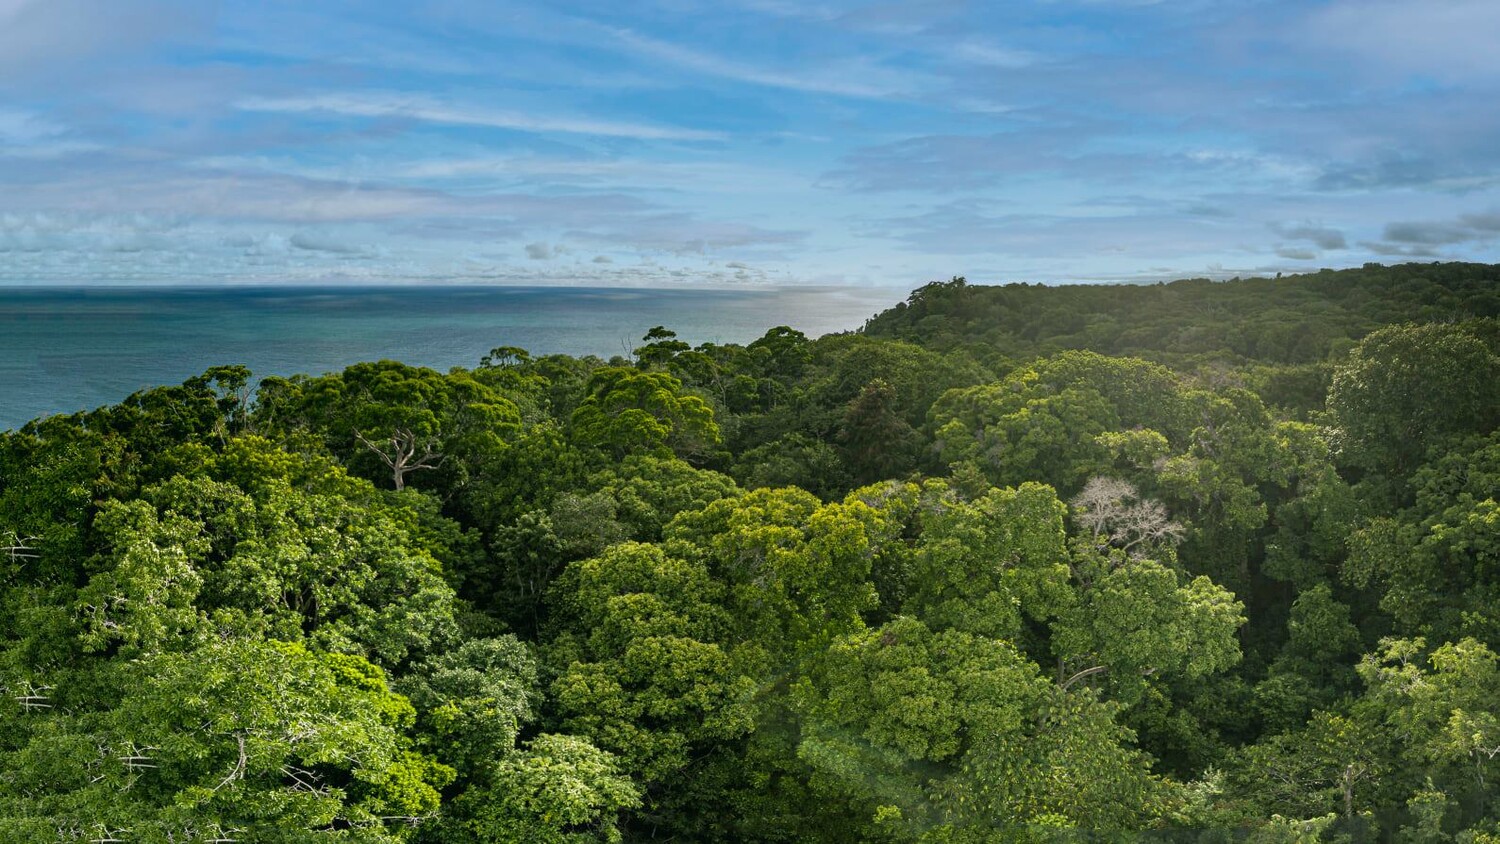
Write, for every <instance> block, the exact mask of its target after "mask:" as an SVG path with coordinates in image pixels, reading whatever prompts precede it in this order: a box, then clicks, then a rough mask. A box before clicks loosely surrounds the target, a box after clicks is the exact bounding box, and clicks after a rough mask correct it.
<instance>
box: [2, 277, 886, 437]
mask: <svg viewBox="0 0 1500 844" xmlns="http://www.w3.org/2000/svg"><path fill="white" fill-rule="evenodd" d="M901 298H903V294H902V293H901V292H899V291H893V290H870V289H856V288H785V287H783V288H756V289H748V290H713V291H706V290H639V289H619V288H609V289H602V288H557V287H547V288H538V287H483V288H480V287H440V288H434V287H421V288H415V287H378V288H373V287H372V288H358V289H351V288H348V287H343V288H286V287H279V288H227V289H226V288H219V289H182V288H176V289H163V288H155V289H145V288H135V289H128V288H94V289H86V290H85V289H61V288H0V430H4V429H6V428H14V427H19V426H20V425H22V424H24V423H25V422H26V421H27V420H29V419H32V418H34V417H37V416H41V415H46V414H51V413H70V412H73V411H76V410H85V409H90V408H94V407H98V406H100V405H105V404H112V403H114V402H117V401H119V400H120V399H123V398H124V397H126V396H127V395H129V394H130V393H132V392H134V391H136V390H139V389H142V388H144V387H152V386H156V385H159V384H177V383H181V382H182V380H183V379H185V378H188V377H189V376H192V375H195V374H198V373H200V372H202V371H203V370H204V369H206V368H208V367H210V366H215V365H218V364H244V365H246V366H249V367H250V369H251V370H252V371H253V372H254V373H255V374H256V375H273V374H274V375H290V374H293V373H297V372H307V373H313V374H320V373H323V372H328V371H331V370H336V369H342V368H343V367H344V366H347V365H348V364H351V363H355V362H358V361H363V360H379V359H382V358H391V359H395V360H400V361H404V362H406V363H410V364H414V365H421V366H431V367H434V368H436V369H439V370H446V369H448V368H449V367H452V366H474V365H475V364H477V363H478V362H479V359H480V357H482V356H483V355H484V354H485V353H486V352H488V351H489V350H490V349H492V348H494V347H496V346H520V347H522V348H525V349H528V350H530V351H531V352H533V353H534V354H551V353H559V352H560V353H565V354H572V355H584V354H595V355H600V356H602V357H606V358H607V357H609V356H611V355H618V354H626V353H628V352H629V350H630V349H632V348H635V347H636V346H639V345H640V339H641V335H643V334H645V333H646V331H647V329H649V328H651V327H652V326H654V325H665V326H667V327H668V328H670V329H672V330H674V331H676V332H677V333H678V335H679V338H680V339H682V340H685V341H687V342H689V343H693V344H697V343H702V342H716V343H745V342H748V341H750V340H753V339H755V338H756V337H759V336H761V335H762V334H764V333H765V331H766V329H768V328H771V327H773V326H776V325H790V326H792V327H793V328H796V329H799V330H801V331H804V332H806V333H807V335H808V336H810V337H816V336H819V335H822V334H826V333H829V332H833V331H845V330H851V329H855V328H858V327H860V326H861V325H863V324H864V320H865V319H866V318H868V317H869V316H871V315H873V314H874V313H876V312H877V311H880V310H883V309H885V308H887V307H889V306H890V305H892V304H894V303H895V302H897V301H899V300H900V299H901Z"/></svg>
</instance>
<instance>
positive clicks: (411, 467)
mask: <svg viewBox="0 0 1500 844" xmlns="http://www.w3.org/2000/svg"><path fill="white" fill-rule="evenodd" d="M354 437H355V439H358V440H359V441H360V442H361V443H364V445H365V447H366V448H368V449H369V450H371V451H373V452H375V454H376V455H377V456H379V457H380V459H381V460H383V461H385V465H386V466H388V467H390V470H391V480H393V481H394V482H395V484H396V489H397V490H398V491H399V490H402V489H405V488H406V476H407V475H409V474H411V473H412V472H415V471H417V470H418V469H436V468H438V467H439V466H441V465H443V460H444V458H445V455H442V454H439V453H438V451H437V448H436V442H435V441H434V440H432V439H425V438H422V437H418V436H417V435H416V434H414V433H412V430H411V429H410V428H397V429H395V431H393V432H392V433H391V435H390V437H389V438H387V439H383V440H375V441H372V440H370V439H368V438H367V437H365V435H364V434H362V433H360V432H359V431H355V432H354Z"/></svg>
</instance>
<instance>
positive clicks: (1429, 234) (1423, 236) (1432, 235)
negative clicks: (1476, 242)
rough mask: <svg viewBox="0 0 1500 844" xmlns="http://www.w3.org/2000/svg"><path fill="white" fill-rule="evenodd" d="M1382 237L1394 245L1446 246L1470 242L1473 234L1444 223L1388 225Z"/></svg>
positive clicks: (1463, 228)
mask: <svg viewBox="0 0 1500 844" xmlns="http://www.w3.org/2000/svg"><path fill="white" fill-rule="evenodd" d="M1384 237H1385V239H1386V240H1388V241H1391V242H1394V243H1413V244H1419V245H1422V246H1446V245H1448V244H1450V243H1462V242H1464V241H1465V240H1472V239H1473V238H1474V237H1475V233H1474V232H1473V231H1470V230H1468V229H1467V228H1465V227H1461V226H1455V225H1448V224H1444V223H1389V224H1387V225H1386V227H1385V234H1384Z"/></svg>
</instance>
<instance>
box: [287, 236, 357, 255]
mask: <svg viewBox="0 0 1500 844" xmlns="http://www.w3.org/2000/svg"><path fill="white" fill-rule="evenodd" d="M288 243H289V245H291V246H293V247H295V248H297V249H303V250H306V251H308V252H327V253H329V254H332V255H366V254H368V253H369V250H367V249H365V247H363V246H359V245H357V244H352V243H345V242H343V241H340V240H336V239H333V238H330V237H328V236H327V235H326V234H317V233H308V232H298V233H296V234H294V235H292V236H291V238H289V239H288Z"/></svg>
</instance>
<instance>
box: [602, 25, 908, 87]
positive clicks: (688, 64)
mask: <svg viewBox="0 0 1500 844" xmlns="http://www.w3.org/2000/svg"><path fill="white" fill-rule="evenodd" d="M611 34H612V36H613V40H614V41H615V43H616V44H618V45H619V46H622V47H625V48H628V49H629V50H631V51H633V52H635V53H638V54H641V55H644V56H647V57H649V58H652V59H655V60H659V61H663V62H668V63H670V64H672V65H675V66H677V67H680V68H683V69H686V70H690V71H693V72H694V73H703V74H707V75H709V76H716V77H720V78H724V79H731V80H734V81H736V82H744V83H748V84H751V85H762V86H765V87H768V88H781V89H785V90H790V91H801V92H804V93H812V94H832V95H835V96H840V97H856V98H883V97H894V96H908V95H910V94H912V93H913V91H914V87H913V85H912V76H911V74H909V73H896V72H892V71H890V70H887V69H885V68H882V67H879V66H877V65H873V64H871V63H869V62H867V61H864V62H855V63H848V64H845V65H842V66H836V67H832V68H786V69H780V68H767V67H763V66H759V65H755V64H750V63H745V62H740V61H735V60H733V59H729V58H726V57H724V56H721V55H717V54H714V53H706V52H700V51H698V50H693V49H690V48H687V47H683V46H681V45H678V44H673V43H670V42H667V41H662V40H659V39H656V38H651V37H649V36H646V35H641V34H640V33H637V32H633V31H631V30H629V29H614V30H612V31H611Z"/></svg>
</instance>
